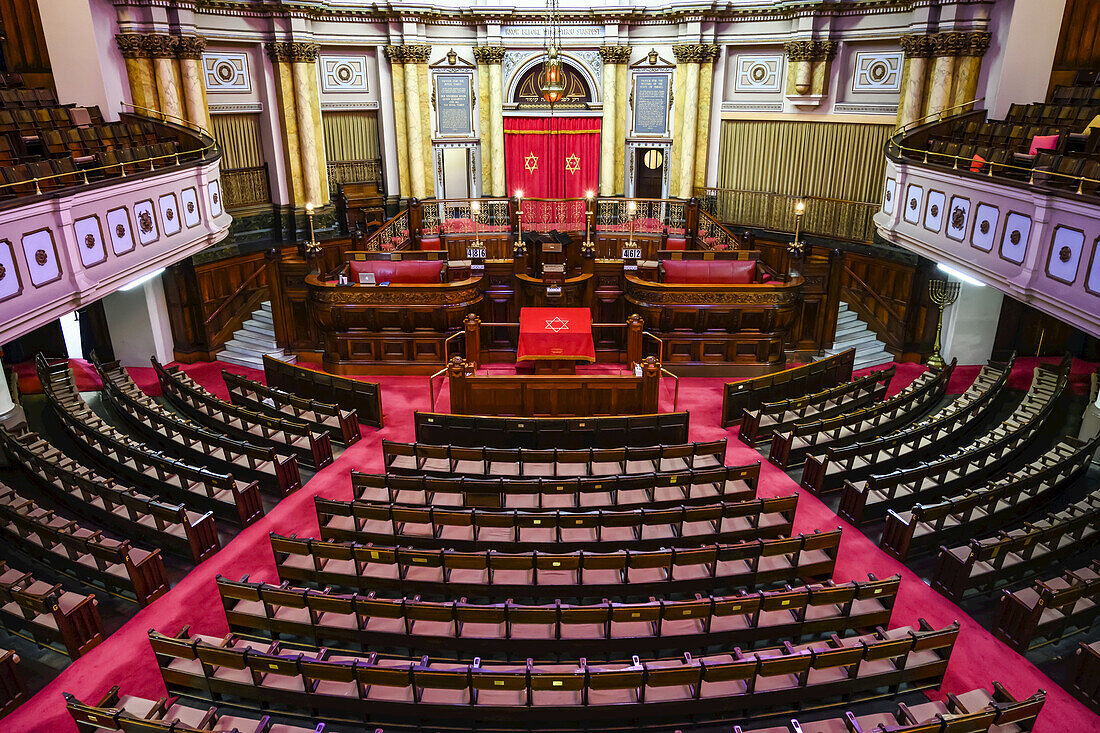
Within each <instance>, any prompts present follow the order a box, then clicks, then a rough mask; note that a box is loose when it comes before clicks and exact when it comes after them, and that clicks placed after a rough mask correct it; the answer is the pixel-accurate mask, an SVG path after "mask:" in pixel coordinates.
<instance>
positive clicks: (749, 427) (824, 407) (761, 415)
mask: <svg viewBox="0 0 1100 733" xmlns="http://www.w3.org/2000/svg"><path fill="white" fill-rule="evenodd" d="M896 371H897V367H895V366H890V367H889V368H887V369H879V370H876V371H873V372H871V373H869V374H866V375H864V376H862V377H859V378H858V379H854V380H852V381H851V382H845V383H843V384H838V385H836V386H834V387H828V388H826V389H823V390H821V391H820V392H814V393H813V394H808V395H801V396H799V397H788V398H787V399H785V400H779V401H778V402H765V403H764V404H762V405H761V406H760V407H759V408H757V409H755V410H745V416H744V417H743V418H742V419H741V428H740V429H739V430H738V431H737V437H738V439H739V440H741V441H742V442H745V443H748V444H749V445H753V444H755V443H763V442H764V441H766V440H769V439H770V438H771V437H772V434H773V433H775V432H778V431H781V430H786V429H787V428H790V427H792V426H794V425H797V424H799V423H801V422H803V421H805V420H825V419H828V418H830V417H834V416H836V415H842V414H844V413H847V412H851V411H852V410H858V409H860V408H861V407H866V406H867V405H869V404H871V403H873V402H880V401H881V400H882V399H883V398H884V397H885V396H886V392H887V390H889V389H890V382H891V381H893V379H894V373H895V372H896Z"/></svg>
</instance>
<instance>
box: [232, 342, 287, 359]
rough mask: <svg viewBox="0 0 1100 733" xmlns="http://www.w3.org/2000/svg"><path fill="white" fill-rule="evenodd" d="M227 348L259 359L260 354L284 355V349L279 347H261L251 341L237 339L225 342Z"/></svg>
mask: <svg viewBox="0 0 1100 733" xmlns="http://www.w3.org/2000/svg"><path fill="white" fill-rule="evenodd" d="M225 348H227V349H233V350H235V351H240V352H242V353H244V354H253V355H255V356H256V357H257V358H258V357H259V356H260V354H279V353H282V349H280V348H279V347H278V346H270V345H266V346H261V345H258V344H254V343H251V342H249V341H241V340H240V339H237V338H231V339H229V340H228V341H226V342H225Z"/></svg>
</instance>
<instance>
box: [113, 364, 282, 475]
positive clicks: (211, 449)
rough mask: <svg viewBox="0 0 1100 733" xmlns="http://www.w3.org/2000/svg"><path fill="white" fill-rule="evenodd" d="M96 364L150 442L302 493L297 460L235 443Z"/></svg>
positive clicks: (118, 371) (126, 415) (117, 403)
mask: <svg viewBox="0 0 1100 733" xmlns="http://www.w3.org/2000/svg"><path fill="white" fill-rule="evenodd" d="M92 364H93V365H94V366H95V368H96V371H97V372H99V376H100V378H101V379H102V380H103V393H104V394H105V395H107V399H108V400H109V402H110V404H111V405H112V406H113V407H114V408H115V411H116V412H117V413H119V414H120V415H121V416H122V418H123V419H124V420H125V421H126V422H127V423H128V424H129V425H131V426H132V427H133V428H134V429H135V430H136V431H138V432H139V433H141V434H142V435H143V436H145V438H147V439H148V440H149V441H151V442H152V443H155V444H157V445H160V446H161V447H163V448H164V449H165V450H167V451H169V452H171V453H175V454H177V455H179V454H182V457H185V458H187V459H188V460H193V461H197V462H200V463H206V462H210V463H212V464H214V465H216V466H218V468H220V469H221V470H224V471H229V472H233V473H239V474H240V475H241V476H242V477H243V478H247V479H249V480H256V481H257V482H259V484H260V486H261V487H263V488H268V489H276V490H278V491H279V493H280V494H282V495H283V496H286V495H287V494H290V493H291V492H294V491H296V490H298V489H300V488H302V476H301V473H300V472H299V470H298V460H297V459H296V458H295V457H294V456H289V455H280V454H279V453H276V452H275V449H274V448H272V447H271V446H259V445H253V444H252V443H248V442H247V441H240V440H234V439H233V438H230V437H229V436H227V435H224V434H222V433H218V432H215V431H213V430H210V429H209V428H207V427H205V426H203V425H200V424H198V423H195V422H192V421H191V420H188V419H187V418H185V417H182V416H181V415H179V414H177V413H175V412H173V411H171V410H169V409H166V408H164V407H162V406H161V405H160V403H158V402H157V401H156V400H154V399H153V398H152V397H150V396H149V395H147V394H145V393H144V392H142V391H141V388H140V387H138V386H137V384H135V383H134V380H133V379H131V378H130V374H129V373H128V372H127V371H126V370H125V369H123V368H122V365H121V364H119V363H118V362H117V361H114V362H110V363H109V364H101V363H100V362H99V361H98V360H96V359H93V360H92Z"/></svg>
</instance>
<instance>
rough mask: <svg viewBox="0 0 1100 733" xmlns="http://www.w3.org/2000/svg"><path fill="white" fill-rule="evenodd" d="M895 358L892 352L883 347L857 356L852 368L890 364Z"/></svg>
mask: <svg viewBox="0 0 1100 733" xmlns="http://www.w3.org/2000/svg"><path fill="white" fill-rule="evenodd" d="M893 360H894V357H893V355H892V354H891V353H890V352H888V351H886V350H885V349H881V350H879V351H875V352H874V353H871V354H866V355H863V356H857V357H856V360H855V363H854V364H853V365H852V369H866V368H868V367H877V366H882V365H883V364H889V363H890V362H892V361H893Z"/></svg>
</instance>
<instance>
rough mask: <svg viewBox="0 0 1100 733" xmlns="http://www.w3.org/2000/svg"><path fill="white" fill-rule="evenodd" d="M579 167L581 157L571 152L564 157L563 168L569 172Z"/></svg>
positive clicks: (575, 170) (577, 169)
mask: <svg viewBox="0 0 1100 733" xmlns="http://www.w3.org/2000/svg"><path fill="white" fill-rule="evenodd" d="M580 169H581V159H580V157H578V156H577V154H576V153H573V154H572V155H570V156H569V157H568V158H566V159H565V170H567V171H569V172H570V173H576V172H577V171H579V170H580Z"/></svg>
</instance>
